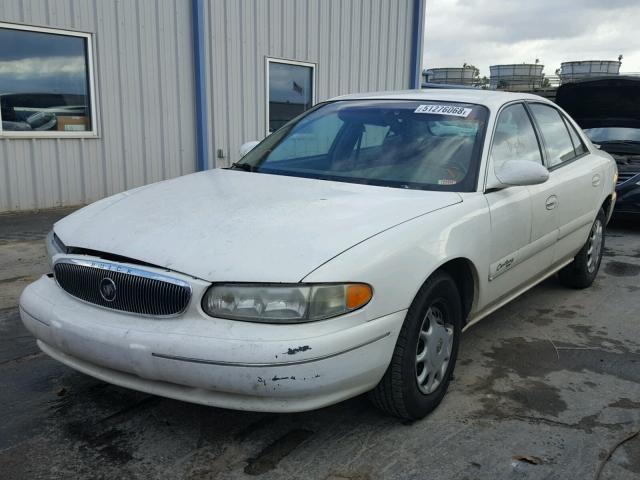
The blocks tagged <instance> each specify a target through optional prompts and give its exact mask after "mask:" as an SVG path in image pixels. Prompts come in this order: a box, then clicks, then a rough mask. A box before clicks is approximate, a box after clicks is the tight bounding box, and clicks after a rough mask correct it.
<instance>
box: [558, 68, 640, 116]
mask: <svg viewBox="0 0 640 480" xmlns="http://www.w3.org/2000/svg"><path fill="white" fill-rule="evenodd" d="M556 103H557V104H558V105H559V106H560V107H562V108H563V109H564V110H565V111H566V112H567V113H568V114H569V115H571V116H572V117H573V119H574V120H575V121H576V122H577V123H578V125H580V127H582V128H602V127H629V128H640V78H635V77H624V76H622V77H608V78H598V79H585V80H581V81H577V82H572V83H565V84H563V85H561V86H560V87H558V91H557V92H556Z"/></svg>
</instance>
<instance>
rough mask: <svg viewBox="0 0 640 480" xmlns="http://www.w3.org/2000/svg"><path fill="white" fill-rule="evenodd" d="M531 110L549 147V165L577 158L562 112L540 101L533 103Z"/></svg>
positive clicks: (552, 165)
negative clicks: (561, 115)
mask: <svg viewBox="0 0 640 480" xmlns="http://www.w3.org/2000/svg"><path fill="white" fill-rule="evenodd" d="M531 111H532V112H533V116H534V117H535V119H536V122H537V123H538V126H539V127H540V132H541V133H542V137H543V138H544V143H545V145H546V147H547V153H548V155H549V159H548V161H549V165H547V166H548V167H554V166H556V165H560V164H561V163H563V162H567V161H569V160H571V159H573V158H575V156H576V154H575V151H574V149H573V143H571V137H570V136H569V131H568V130H567V126H566V125H565V124H564V121H563V120H562V118H561V117H560V113H558V111H557V110H556V109H555V108H553V107H549V106H547V105H542V104H540V103H534V104H532V105H531Z"/></svg>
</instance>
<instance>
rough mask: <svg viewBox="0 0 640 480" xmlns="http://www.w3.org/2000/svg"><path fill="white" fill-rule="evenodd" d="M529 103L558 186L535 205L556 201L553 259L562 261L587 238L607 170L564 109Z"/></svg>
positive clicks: (551, 177) (537, 208)
mask: <svg viewBox="0 0 640 480" xmlns="http://www.w3.org/2000/svg"><path fill="white" fill-rule="evenodd" d="M528 107H529V109H530V111H531V114H532V116H533V119H534V121H535V124H536V126H537V128H538V130H539V132H540V135H541V137H542V140H543V144H544V147H545V163H546V166H547V168H548V170H549V174H550V175H549V181H548V183H549V184H551V185H554V186H556V187H557V188H555V189H554V192H553V193H554V196H555V198H551V197H544V195H543V196H542V197H540V198H539V199H537V200H534V202H535V203H537V205H536V204H534V206H533V208H534V212H536V211H542V210H543V209H544V208H545V207H546V208H549V207H550V206H551V205H554V207H553V209H554V210H555V212H556V213H555V215H556V216H557V225H558V238H557V243H556V245H555V249H554V255H553V263H554V264H558V263H561V262H564V261H566V260H569V259H571V258H572V257H573V256H575V254H576V253H577V251H578V250H579V249H580V248H581V247H582V245H583V244H584V242H585V241H586V239H587V235H588V233H589V230H590V228H591V224H592V223H593V221H594V219H595V217H596V214H597V210H598V208H599V205H598V201H599V199H600V198H602V195H601V194H602V189H603V181H604V178H603V172H601V171H600V170H601V168H600V162H598V161H596V159H595V158H593V157H592V155H591V154H590V153H589V150H588V149H587V147H586V146H585V145H584V143H583V142H582V140H581V139H580V137H579V136H578V134H577V133H576V131H575V128H574V126H573V125H572V124H571V122H570V121H569V120H568V119H567V118H566V117H565V116H564V115H563V114H562V112H560V111H559V110H558V109H556V108H555V107H553V106H551V105H548V104H543V103H529V104H528ZM543 202H544V205H543V204H542V203H543ZM534 222H536V219H535V218H534Z"/></svg>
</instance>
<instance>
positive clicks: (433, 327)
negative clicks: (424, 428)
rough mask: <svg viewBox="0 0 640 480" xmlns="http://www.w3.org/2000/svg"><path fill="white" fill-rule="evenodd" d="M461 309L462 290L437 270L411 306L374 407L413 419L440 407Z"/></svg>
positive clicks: (452, 364)
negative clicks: (460, 291)
mask: <svg viewBox="0 0 640 480" xmlns="http://www.w3.org/2000/svg"><path fill="white" fill-rule="evenodd" d="M461 305H462V302H461V300H460V293H459V291H458V287H457V285H456V283H455V281H454V280H453V278H452V277H451V275H449V274H448V273H446V272H436V273H435V274H433V275H432V276H431V277H430V278H429V280H427V281H426V282H425V284H424V285H423V286H422V288H421V289H420V291H419V292H418V294H417V295H416V298H415V299H414V300H413V303H412V304H411V307H409V310H408V312H407V317H406V318H405V321H404V324H403V325H402V329H401V330H400V334H399V335H398V341H397V343H396V348H395V350H394V352H393V357H392V359H391V363H390V364H389V367H388V368H387V371H386V373H385V374H384V377H383V378H382V380H381V381H380V383H379V384H378V385H377V386H376V388H375V389H374V390H373V391H372V392H371V393H370V398H371V400H372V402H373V404H374V405H375V406H376V407H378V408H379V409H380V410H382V411H384V412H386V413H389V414H391V415H394V416H396V417H400V418H403V419H406V420H415V419H419V418H422V417H424V416H425V415H427V414H428V413H430V412H431V411H432V410H434V409H435V408H436V407H437V406H438V404H439V403H440V402H441V401H442V398H443V397H444V395H445V393H446V391H447V387H448V386H449V381H450V380H451V377H452V374H453V369H454V367H455V364H456V358H457V356H458V345H459V343H460V335H461V331H462V330H461V329H462V307H461Z"/></svg>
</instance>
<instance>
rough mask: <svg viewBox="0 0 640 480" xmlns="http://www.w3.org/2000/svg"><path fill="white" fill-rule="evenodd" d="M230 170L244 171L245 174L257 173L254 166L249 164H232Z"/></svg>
mask: <svg viewBox="0 0 640 480" xmlns="http://www.w3.org/2000/svg"><path fill="white" fill-rule="evenodd" d="M229 168H230V169H233V170H244V171H245V172H255V171H256V168H255V167H254V166H253V165H249V164H248V163H239V162H235V163H232V164H231V166H230V167H229Z"/></svg>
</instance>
